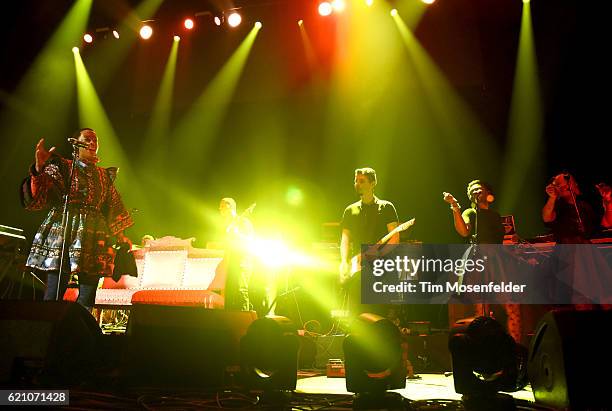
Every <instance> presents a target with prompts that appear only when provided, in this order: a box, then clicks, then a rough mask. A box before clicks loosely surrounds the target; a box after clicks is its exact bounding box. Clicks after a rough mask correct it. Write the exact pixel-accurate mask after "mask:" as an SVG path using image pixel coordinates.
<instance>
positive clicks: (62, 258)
mask: <svg viewBox="0 0 612 411" xmlns="http://www.w3.org/2000/svg"><path fill="white" fill-rule="evenodd" d="M71 144H72V166H71V167H70V179H69V182H68V187H67V189H66V194H64V210H63V212H62V229H63V234H62V253H61V254H60V263H59V273H58V276H57V288H56V290H55V301H59V300H60V297H59V292H60V288H62V287H61V284H62V272H63V270H64V263H65V257H66V251H67V249H66V243H67V238H68V231H69V230H68V218H69V214H70V211H69V210H68V204H69V203H70V192H71V191H72V183H73V182H74V179H75V177H76V172H75V171H76V164H77V162H78V161H79V147H78V145H77V144H74V143H72V142H71Z"/></svg>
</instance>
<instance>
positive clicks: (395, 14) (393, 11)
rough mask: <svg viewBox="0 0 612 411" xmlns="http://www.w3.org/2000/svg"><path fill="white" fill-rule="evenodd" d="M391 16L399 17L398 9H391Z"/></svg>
mask: <svg viewBox="0 0 612 411" xmlns="http://www.w3.org/2000/svg"><path fill="white" fill-rule="evenodd" d="M391 15H392V16H393V17H395V16H397V9H391Z"/></svg>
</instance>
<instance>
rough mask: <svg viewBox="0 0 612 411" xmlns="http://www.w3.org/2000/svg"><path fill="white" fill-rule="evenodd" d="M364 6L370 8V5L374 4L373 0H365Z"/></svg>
mask: <svg viewBox="0 0 612 411" xmlns="http://www.w3.org/2000/svg"><path fill="white" fill-rule="evenodd" d="M365 3H366V6H368V7H372V4H374V0H366V2H365Z"/></svg>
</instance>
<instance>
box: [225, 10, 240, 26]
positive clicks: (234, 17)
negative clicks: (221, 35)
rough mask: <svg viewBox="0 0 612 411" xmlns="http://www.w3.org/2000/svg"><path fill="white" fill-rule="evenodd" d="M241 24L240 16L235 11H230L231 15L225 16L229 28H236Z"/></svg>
mask: <svg viewBox="0 0 612 411" xmlns="http://www.w3.org/2000/svg"><path fill="white" fill-rule="evenodd" d="M241 22H242V16H241V15H240V14H239V13H238V12H236V11H232V13H231V14H230V15H229V16H227V24H229V26H230V27H238V26H239V25H240V23H241Z"/></svg>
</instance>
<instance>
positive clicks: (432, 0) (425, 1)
mask: <svg viewBox="0 0 612 411" xmlns="http://www.w3.org/2000/svg"><path fill="white" fill-rule="evenodd" d="M421 1H422V2H423V3H425V4H434V2H435V1H436V0H421Z"/></svg>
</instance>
